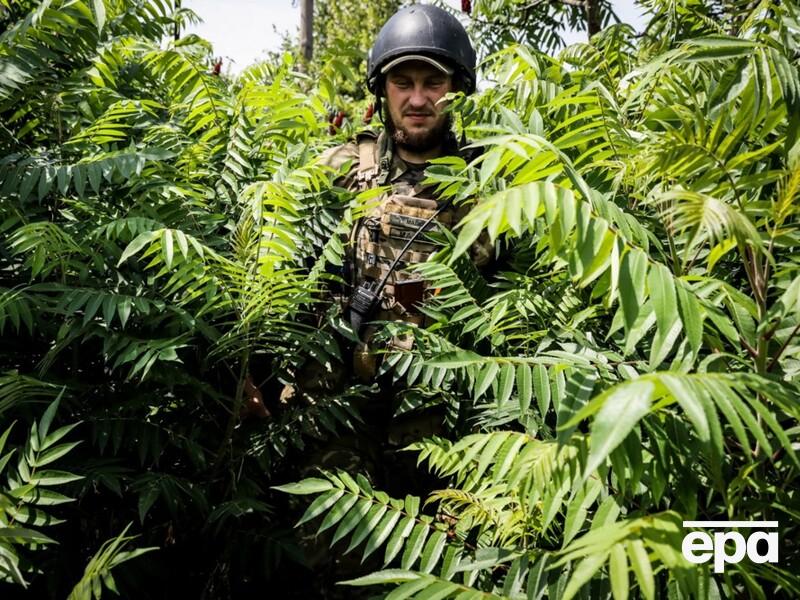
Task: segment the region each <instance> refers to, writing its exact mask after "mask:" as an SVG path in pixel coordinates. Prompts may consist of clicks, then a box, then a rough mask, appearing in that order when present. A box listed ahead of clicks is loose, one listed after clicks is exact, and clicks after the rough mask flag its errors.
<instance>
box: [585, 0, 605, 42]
mask: <svg viewBox="0 0 800 600" xmlns="http://www.w3.org/2000/svg"><path fill="white" fill-rule="evenodd" d="M583 6H584V11H585V12H586V31H587V32H588V33H589V39H591V37H592V36H593V35H594V34H595V33H599V32H600V30H601V29H602V26H601V24H600V0H584V4H583Z"/></svg>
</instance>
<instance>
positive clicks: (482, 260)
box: [320, 130, 493, 295]
mask: <svg viewBox="0 0 800 600" xmlns="http://www.w3.org/2000/svg"><path fill="white" fill-rule="evenodd" d="M365 141H366V142H371V143H368V144H365V143H364V142H365ZM365 146H366V147H368V148H370V149H371V150H372V151H373V152H374V156H373V157H371V162H372V164H374V165H375V167H376V173H375V174H374V176H372V177H368V178H366V179H365V178H364V177H363V176H361V177H360V175H363V174H360V173H359V168H360V167H361V166H362V161H363V160H364V157H363V156H360V154H361V153H362V152H364V147H365ZM453 155H457V156H460V157H462V158H464V159H465V160H466V161H467V162H469V161H471V160H473V159H474V158H475V157H476V156H477V155H478V152H477V151H475V150H473V149H470V150H465V149H463V148H461V147H460V146H459V144H458V142H457V141H456V139H455V136H454V135H453V134H452V133H450V134H449V135H448V136H447V138H446V140H445V143H444V149H443V152H442V156H453ZM367 160H368V161H369V160H370V158H368V159H367ZM320 161H321V162H322V164H325V165H327V166H329V167H331V168H333V169H335V170H337V171H338V170H341V168H342V167H343V165H345V164H347V163H350V166H349V168H348V169H347V171H346V172H345V173H344V174H343V175H341V176H340V177H339V179H337V181H336V183H337V185H340V186H341V187H344V188H346V189H349V190H352V191H355V190H358V189H366V188H369V187H377V186H391V189H392V194H396V195H401V196H406V197H407V196H414V197H416V198H421V199H431V200H434V201H435V200H436V194H435V191H434V186H423V185H422V184H421V181H422V180H423V179H424V177H425V175H424V171H425V167H426V166H427V164H419V165H417V164H411V163H407V162H406V161H404V160H403V159H401V158H400V157H399V156H398V154H397V152H395V149H394V143H393V142H392V140H391V139H390V137H389V136H388V135H387V134H386V132H381V133H380V134H378V133H376V132H374V131H370V130H365V131H362V132H360V133H359V134H357V135H356V138H355V139H354V140H351V141H349V142H347V143H345V144H342V145H340V146H336V147H334V148H331V149H329V150H327V151H325V153H323V155H322V156H321V158H320ZM359 178H361V181H359ZM383 210H384V208H383V207H382V208H381V209H380V211H383ZM400 210H401V211H403V209H402V208H401V209H400ZM468 210H469V209H468V208H467V207H462V208H459V209H455V208H449V209H448V211H447V212H446V213H445V214H444V215H443V216H440V217H437V218H438V220H439V221H441V222H443V223H444V224H445V225H446V226H447V227H449V228H451V229H452V228H453V227H454V226H455V225H456V224H457V223H458V222H459V221H460V220H461V219H462V218H463V217H464V215H465V214H466V213H467V212H468ZM380 211H379V212H380ZM403 212H405V213H406V214H407V215H411V214H414V215H416V216H417V219H416V220H419V217H421V216H422V214H426V215H427V214H430V213H425V211H424V210H416V212H415V209H408V210H405V211H403ZM390 216H392V215H390ZM393 217H397V218H402V219H404V220H406V221H410V220H412V219H414V217H413V216H402V217H401V216H399V215H393ZM367 220H369V219H367ZM384 220H385V219H384ZM412 222H413V221H412ZM360 225H362V223H359V224H357V225H356V228H355V229H354V231H353V232H352V235H351V236H350V244H349V248H348V255H347V260H348V261H349V262H350V263H352V264H356V265H357V268H356V273H355V278H354V279H355V281H351V282H350V283H351V284H357V282H358V281H360V280H362V279H363V278H364V277H365V276H366V277H368V278H376V277H377V275H378V274H379V270H378V269H377V268H375V269H370V267H369V266H368V265H366V264H364V262H363V261H362V260H361V258H363V256H359V252H358V251H357V250H358V248H359V247H361V246H363V245H364V244H365V243H367V242H365V241H364V240H363V239H362V240H361V241H359V239H358V238H357V229H358V227H360ZM409 227H411V226H409ZM384 229H385V230H386V231H385V234H387V235H389V234H391V233H392V231H391V228H387V227H384ZM411 229H414V228H413V227H411ZM408 231H409V230H406V232H401V231H397V233H398V234H403V233H405V235H406V236H407V235H408ZM362 238H363V235H362ZM401 239H402V237H401ZM406 239H407V237H406ZM414 250H424V248H420V247H417V245H416V244H415V245H414V246H413V247H412V249H411V251H410V252H408V255H409V256H408V257H404V258H408V259H409V262H421V261H424V260H426V258H427V256H426V255H427V254H428V253H427V252H422V253H420V252H414ZM388 253H389V254H390V253H391V252H390V251H389V252H388ZM362 254H363V252H362ZM383 254H384V255H385V254H387V253H383ZM470 255H471V258H472V260H473V262H474V263H475V264H476V266H478V267H483V266H485V265H486V264H487V263H489V261H490V260H491V258H492V255H493V247H492V245H491V244H490V243H489V241H488V237H486V236H481V238H479V240H478V241H476V243H475V244H473V246H472V248H471V249H470ZM387 262H388V261H387ZM398 272H399V273H400V276H399V278H400V279H403V278H404V276H403V275H402V268H399V269H398ZM389 294H390V295H391V286H390V290H389Z"/></svg>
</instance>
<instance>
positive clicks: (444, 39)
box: [367, 4, 475, 95]
mask: <svg viewBox="0 0 800 600" xmlns="http://www.w3.org/2000/svg"><path fill="white" fill-rule="evenodd" d="M403 58H404V59H406V60H408V59H411V58H414V59H418V60H424V61H426V62H429V63H431V64H432V65H433V66H435V67H437V68H438V69H440V70H442V71H445V72H447V73H450V74H451V73H452V72H453V68H455V69H457V70H458V71H459V74H460V76H461V79H462V81H463V83H464V91H465V92H466V93H467V94H471V93H472V92H474V91H475V50H474V49H473V48H472V43H470V41H469V37H468V36H467V32H466V31H464V27H463V26H462V25H461V23H459V22H458V19H456V18H455V17H454V16H453V15H451V14H450V13H448V12H447V11H446V10H443V9H441V8H439V7H438V6H433V5H431V4H414V5H412V6H408V7H406V8H403V9H401V10H399V11H397V12H396V13H395V14H394V15H392V17H391V18H390V19H389V20H388V21H386V24H384V26H383V27H382V28H381V30H380V32H379V33H378V37H377V38H375V45H374V46H372V50H370V53H369V59H368V62H367V87H368V88H369V90H370V91H371V92H372V93H374V94H376V95H377V93H378V89H377V88H378V79H379V78H380V76H381V74H382V73H385V72H386V71H388V70H389V69H390V68H392V67H393V66H394V65H395V64H397V63H398V62H400V61H399V60H397V59H403Z"/></svg>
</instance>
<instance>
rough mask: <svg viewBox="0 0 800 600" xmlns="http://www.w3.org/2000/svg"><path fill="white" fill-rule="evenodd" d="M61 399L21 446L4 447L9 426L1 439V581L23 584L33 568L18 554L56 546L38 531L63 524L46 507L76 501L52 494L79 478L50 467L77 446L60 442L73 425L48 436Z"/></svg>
mask: <svg viewBox="0 0 800 600" xmlns="http://www.w3.org/2000/svg"><path fill="white" fill-rule="evenodd" d="M60 399H61V396H59V397H58V398H56V400H54V401H53V402H52V403H51V404H50V405H49V406H48V408H47V410H46V411H45V412H44V414H43V415H42V417H41V419H40V420H39V421H38V422H37V421H34V422H33V423H32V425H31V428H30V431H29V433H28V436H27V439H26V441H25V444H24V445H23V446H21V447H10V448H7V444H8V441H9V436H10V434H11V431H12V429H13V428H14V425H12V426H11V427H9V428H8V429H6V430H5V432H4V433H3V434H2V435H0V477H2V478H3V480H4V481H3V483H2V484H1V487H0V581H7V582H12V583H16V584H19V585H22V586H27V585H28V581H27V580H26V578H25V577H26V575H28V574H30V573H32V572H35V571H36V567H35V563H31V562H29V561H26V560H25V558H24V556H22V555H21V550H23V549H27V550H30V551H32V552H35V551H37V550H40V549H41V548H42V547H47V546H48V545H51V544H56V543H57V542H56V540H54V539H52V538H51V537H49V536H47V535H45V534H44V533H42V532H41V531H40V528H41V527H49V526H53V525H58V524H59V523H63V522H64V521H63V519H60V518H58V517H56V516H55V515H54V514H52V513H51V511H52V510H53V509H51V508H49V507H51V506H58V505H61V504H64V503H68V502H73V501H74V500H75V499H74V498H70V497H69V496H65V495H64V494H62V493H60V492H57V491H55V490H53V489H52V488H55V487H58V486H62V485H65V484H69V483H71V482H73V481H77V480H79V479H81V476H79V475H75V474H73V473H70V472H67V471H60V470H56V469H54V468H53V463H55V462H56V461H60V459H61V458H62V457H64V456H65V455H67V454H69V453H70V452H71V451H72V450H73V449H74V448H75V446H77V445H78V444H80V441H76V442H62V440H63V439H64V438H65V437H66V436H67V435H68V434H69V433H70V432H71V431H72V430H73V429H74V428H75V427H76V426H77V425H78V424H77V423H74V424H71V425H66V426H64V427H60V428H58V429H54V430H52V431H51V426H52V424H53V419H54V418H55V415H56V411H57V410H58V405H59V402H60ZM59 442H61V443H59ZM15 455H16V456H15ZM14 459H15V460H14ZM14 467H16V468H14ZM43 467H47V468H43Z"/></svg>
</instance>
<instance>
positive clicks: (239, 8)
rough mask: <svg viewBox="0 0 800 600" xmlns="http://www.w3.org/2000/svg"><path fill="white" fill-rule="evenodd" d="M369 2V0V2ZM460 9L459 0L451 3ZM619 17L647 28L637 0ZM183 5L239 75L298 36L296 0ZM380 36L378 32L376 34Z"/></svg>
mask: <svg viewBox="0 0 800 600" xmlns="http://www.w3.org/2000/svg"><path fill="white" fill-rule="evenodd" d="M367 1H368V0H367ZM447 2H448V4H452V5H453V6H456V7H460V2H459V0H447ZM612 4H613V6H614V11H615V12H616V13H617V16H619V18H620V19H621V20H622V21H624V22H626V23H630V24H631V25H633V26H634V27H635V28H636V29H637V30H639V29H642V28H643V27H644V23H645V21H644V19H643V17H642V16H641V9H640V8H639V7H637V6H635V5H634V0H612ZM183 6H184V7H186V8H190V9H192V10H193V11H194V12H195V13H197V15H198V16H199V17H200V18H201V19H203V22H202V23H200V24H198V25H193V26H190V27H189V28H188V32H189V33H197V34H198V35H199V36H201V37H203V38H205V39H207V40H209V41H210V42H211V43H212V44H213V46H214V53H215V55H217V56H221V57H222V58H223V61H224V62H223V64H224V66H223V69H224V70H226V71H228V70H229V69H230V72H231V73H238V72H240V71H241V70H242V69H244V68H245V67H247V66H248V65H250V64H252V63H254V62H255V61H256V60H258V59H260V58H263V57H264V56H265V52H267V51H269V50H277V49H279V48H280V43H281V32H288V33H289V34H290V35H297V31H298V26H299V24H300V4H299V2H297V3H296V4H295V3H293V2H292V0H183ZM376 33H377V32H376ZM584 36H585V34H584V33H582V32H580V33H579V32H574V33H572V34H571V35H566V36H565V40H566V42H567V43H568V44H569V43H572V42H576V41H580V40H583V39H585V38H584Z"/></svg>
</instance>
